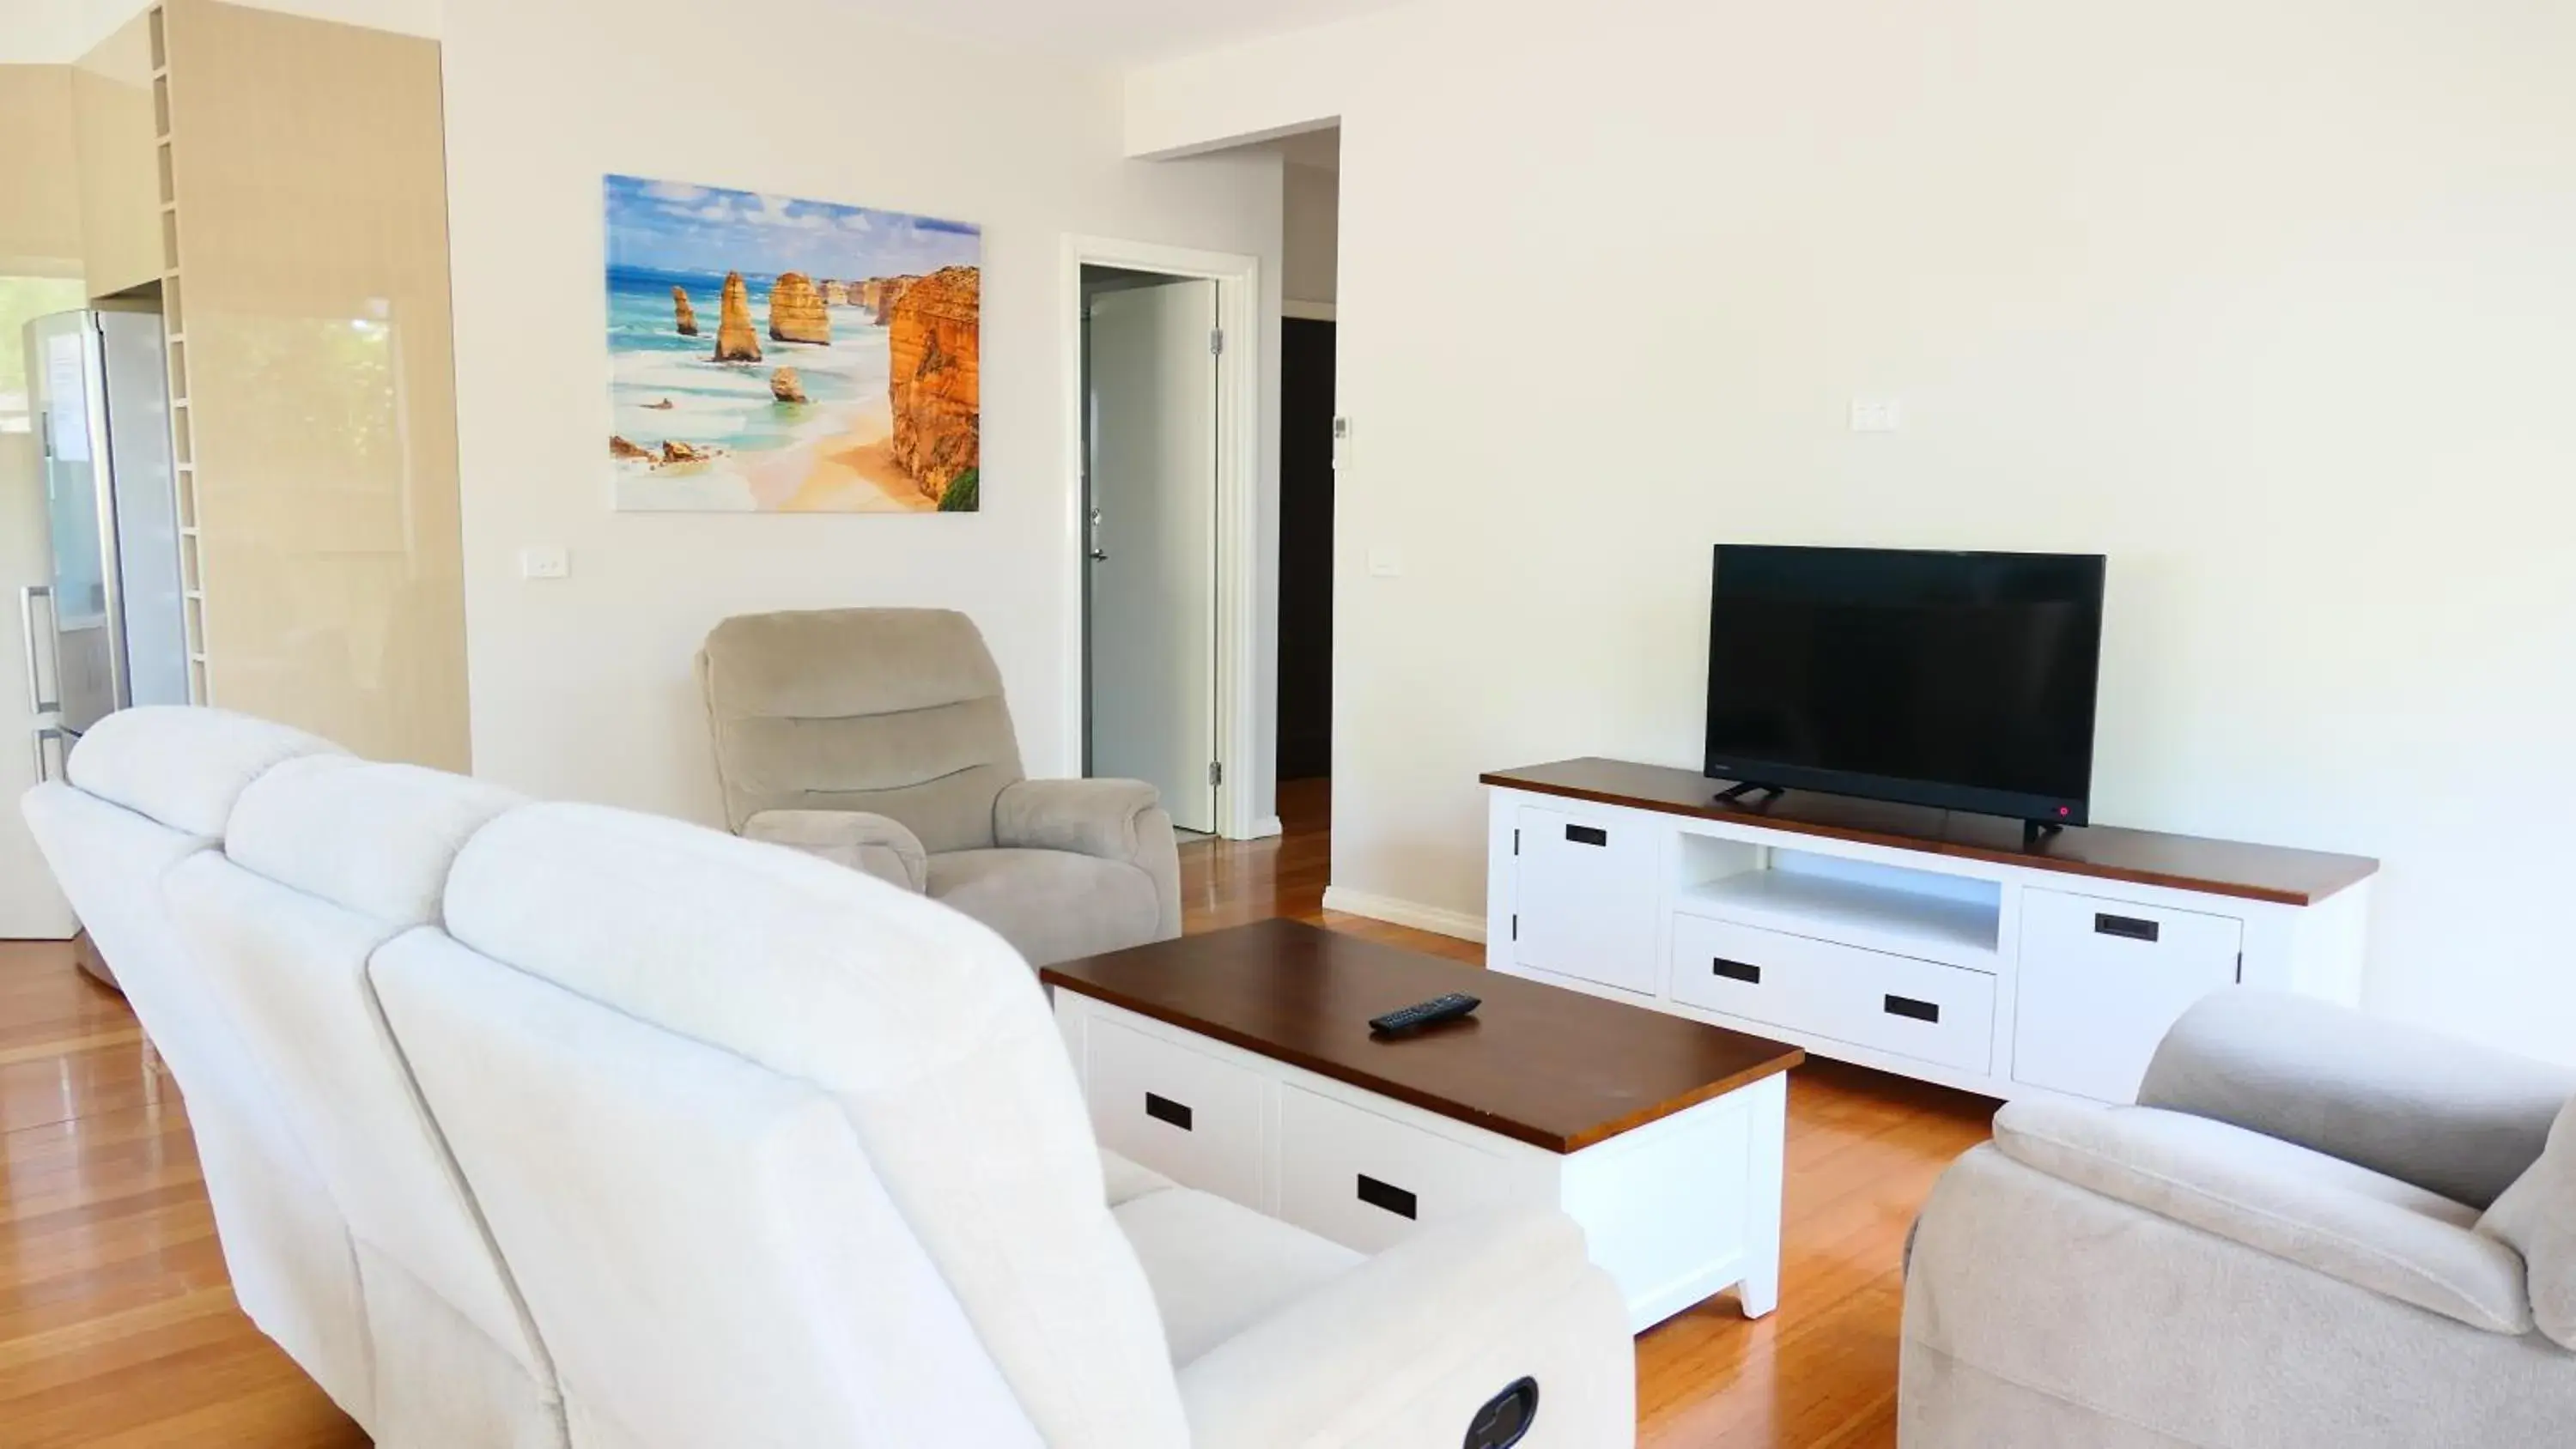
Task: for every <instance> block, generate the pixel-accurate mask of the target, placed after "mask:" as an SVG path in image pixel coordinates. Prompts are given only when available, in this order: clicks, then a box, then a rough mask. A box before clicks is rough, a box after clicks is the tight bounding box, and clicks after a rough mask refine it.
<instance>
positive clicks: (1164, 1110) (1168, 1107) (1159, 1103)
mask: <svg viewBox="0 0 2576 1449" xmlns="http://www.w3.org/2000/svg"><path fill="white" fill-rule="evenodd" d="M1145 1115H1146V1116H1148V1117H1151V1118H1153V1119H1154V1120H1155V1121H1157V1122H1169V1123H1171V1124H1172V1125H1173V1126H1175V1127H1178V1128H1180V1129H1181V1130H1182V1131H1184V1132H1187V1131H1189V1130H1190V1109H1189V1107H1188V1106H1187V1105H1185V1104H1183V1103H1180V1102H1175V1101H1173V1100H1172V1099H1171V1098H1169V1097H1158V1096H1156V1095H1154V1094H1153V1093H1152V1092H1147V1093H1146V1094H1145Z"/></svg>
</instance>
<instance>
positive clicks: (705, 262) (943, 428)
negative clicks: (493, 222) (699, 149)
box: [607, 176, 983, 513]
mask: <svg viewBox="0 0 2576 1449" xmlns="http://www.w3.org/2000/svg"><path fill="white" fill-rule="evenodd" d="M607 213H608V379H609V380H608V395H609V410H610V418H611V421H610V424H609V438H608V456H609V467H610V469H611V470H612V472H613V475H614V479H615V487H616V506H617V507H618V508H619V509H621V510H627V511H650V510H681V511H706V512H716V511H722V512H753V513H909V512H927V511H931V510H938V511H943V512H969V511H972V510H974V509H975V507H976V506H977V502H978V499H979V495H980V493H981V481H982V480H981V469H980V447H979V443H980V439H981V432H982V418H981V414H980V409H979V400H978V392H977V386H976V358H977V345H976V344H977V333H978V326H977V315H978V309H979V302H980V295H981V281H982V274H981V272H980V270H979V267H980V264H981V253H982V246H983V239H982V236H981V234H980V233H979V232H978V230H977V229H976V228H975V227H973V226H970V225H968V224H966V223H964V222H955V221H940V220H936V219H934V218H931V217H926V216H907V215H904V214H903V213H900V212H891V211H875V210H871V209H870V208H867V207H864V206H843V205H840V204H837V203H834V202H828V201H806V200H801V199H796V198H790V197H784V196H770V195H765V194H762V193H760V192H754V191H733V190H727V189H725V188H723V187H716V186H698V185H692V184H689V183H685V182H676V181H653V180H647V179H645V178H643V177H638V176H611V177H609V178H608V180H607Z"/></svg>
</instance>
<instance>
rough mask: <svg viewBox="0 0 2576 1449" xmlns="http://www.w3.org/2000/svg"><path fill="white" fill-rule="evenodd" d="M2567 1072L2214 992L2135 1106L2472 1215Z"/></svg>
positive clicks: (2153, 1067)
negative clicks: (2304, 1150) (2330, 1163)
mask: <svg viewBox="0 0 2576 1449" xmlns="http://www.w3.org/2000/svg"><path fill="white" fill-rule="evenodd" d="M2571 1097H2576V1071H2570V1070H2568V1069H2566V1068H2563V1067H2554V1066H2549V1065H2546V1064H2544V1063H2541V1062H2536V1061H2531V1060H2529V1059H2527V1058H2523V1057H2517V1056H2513V1055H2510V1054H2508V1053H2505V1052H2499V1051H2493V1050H2489V1049H2487V1048H2484V1047H2478V1046H2473V1045H2471V1044H2469V1043H2467V1042H2461V1041H2455V1040H2452V1039H2451V1038H2448V1037H2444V1036H2440V1035H2437V1034H2435V1033H2432V1032H2428V1031H2425V1030H2422V1029H2421V1028H2418V1027H2412V1026H2407V1025H2404V1024H2401V1023H2398V1022H2393V1021H2388V1020H2384V1019H2382V1018H2378V1017H2371V1016H2364V1015H2363V1014H2361V1013H2360V1012H2357V1011H2353V1010H2351V1009H2349V1008H2347V1007H2341V1006H2336V1005H2333V1004H2331V1003H2328V1002H2323V1001H2316V1000H2312V999H2310V998H2307V997H2302V996H2291V995H2287V994H2284V993H2280V992H2269V991H2243V990H2237V991H2222V992H2219V993H2217V994H2216V995H2213V996H2210V997H2208V998H2206V999H2204V1000H2202V1001H2201V1002H2200V1003H2199V1004H2198V1005H2196V1006H2194V1007H2192V1009H2191V1010H2189V1011H2187V1012H2185V1013H2183V1016H2182V1019H2181V1020H2180V1021H2177V1022H2175V1023H2174V1026H2173V1030H2171V1031H2170V1032H2167V1033H2166V1034H2165V1039H2164V1044H2163V1045H2161V1046H2159V1047H2158V1048H2156V1054H2155V1059H2154V1060H2153V1061H2152V1062H2151V1063H2149V1065H2148V1067H2147V1075H2146V1080H2145V1081H2144V1082H2143V1083H2142V1084H2141V1085H2140V1086H2139V1088H2138V1105H2140V1106H2142V1107H2162V1108H2165V1109H2167V1110H2169V1111H2175V1112H2188V1113H2191V1114H2192V1115H2193V1116H2196V1117H2209V1118H2214V1119H2216V1120H2217V1121H2221V1122H2232V1123H2234V1124H2235V1125H2237V1126H2239V1127H2244V1128H2248V1129H2250V1130H2252V1131H2255V1132H2259V1133H2261V1134H2263V1135H2264V1136H2266V1137H2277V1138H2279V1139H2281V1140H2282V1141H2285V1142H2295V1143H2298V1144H2299V1145H2300V1146H2302V1147H2311V1148H2314V1149H2316V1150H2317V1151H2319V1152H2322V1153H2325V1154H2326V1155H2328V1156H2330V1157H2340V1158H2342V1159H2343V1160H2345V1161H2346V1162H2355V1163H2359V1164H2360V1165H2362V1166H2364V1167H2368V1168H2372V1169H2374V1170H2376V1171H2379V1172H2384V1173H2387V1174H2388V1175H2389V1176H2391V1177H2395V1178H2400V1179H2403V1180H2404V1181H2407V1182H2411V1183H2414V1184H2415V1185H2416V1186H2418V1187H2422V1188H2428V1189H2430V1190H2432V1191H2434V1192H2437V1193H2440V1194H2441V1195H2442V1196H2444V1197H2447V1198H2451V1199H2453V1200H2455V1201H2458V1202H2463V1203H2467V1204H2468V1205H2469V1206H2471V1207H2479V1208H2483V1207H2486V1206H2487V1205H2489V1204H2491V1203H2493V1202H2494V1201H2495V1199H2496V1196H2497V1195H2498V1194H2500V1193H2502V1192H2503V1191H2504V1190H2505V1189H2506V1188H2507V1187H2509V1186H2511V1185H2512V1183H2513V1181H2514V1179H2515V1178H2518V1177H2520V1176H2521V1175H2522V1174H2523V1173H2524V1172H2525V1171H2527V1170H2529V1168H2530V1167H2531V1164H2532V1163H2533V1162H2534V1161H2536V1160H2538V1158H2539V1156H2540V1149H2541V1147H2542V1146H2543V1145H2544V1144H2545V1143H2547V1142H2548V1140H2549V1124H2550V1123H2551V1122H2552V1121H2553V1120H2555V1119H2556V1117H2557V1115H2558V1109H2559V1108H2561V1107H2563V1106H2565V1105H2566V1104H2567V1101H2568V1099H2569V1098H2571Z"/></svg>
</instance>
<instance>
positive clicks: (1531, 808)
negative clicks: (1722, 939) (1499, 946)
mask: <svg viewBox="0 0 2576 1449" xmlns="http://www.w3.org/2000/svg"><path fill="white" fill-rule="evenodd" d="M1515 838H1516V842H1517V844H1516V849H1517V850H1518V851H1519V854H1520V859H1519V862H1518V865H1519V870H1518V873H1517V875H1516V877H1515V879H1516V890H1515V895H1514V897H1513V911H1514V914H1515V916H1516V918H1517V919H1516V920H1515V921H1514V924H1513V934H1512V959H1513V960H1514V961H1516V962H1518V963H1519V964H1521V965H1523V966H1535V967H1537V968H1538V969H1539V970H1542V971H1553V972H1557V973H1559V974H1561V975H1565V976H1576V977H1580V978H1582V979H1583V980H1586V981H1598V982H1601V983H1602V984H1604V985H1607V986H1619V987H1624V988H1626V989H1627V990H1630V991H1636V992H1642V993H1645V994H1648V995H1652V994H1653V992H1654V990H1655V871H1656V866H1657V860H1656V854H1657V851H1658V849H1659V842H1660V840H1661V839H1662V832H1659V831H1657V830H1655V829H1653V828H1652V827H1650V826H1648V825H1646V824H1645V823H1643V822H1641V821H1638V820H1635V819H1633V818H1629V817H1626V816H1622V815H1618V814H1614V813H1612V812H1608V811H1602V812H1597V813H1595V812H1586V811H1568V810H1551V809H1546V808H1544V807H1541V806H1537V805H1524V806H1522V807H1521V811H1520V818H1519V824H1518V827H1517V835H1516V837H1515Z"/></svg>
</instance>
